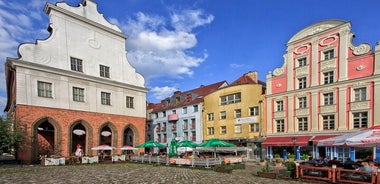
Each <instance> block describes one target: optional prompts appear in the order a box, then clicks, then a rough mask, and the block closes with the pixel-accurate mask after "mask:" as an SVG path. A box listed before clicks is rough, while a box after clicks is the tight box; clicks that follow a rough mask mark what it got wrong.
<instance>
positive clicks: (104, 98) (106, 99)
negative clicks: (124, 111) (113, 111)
mask: <svg viewBox="0 0 380 184" xmlns="http://www.w3.org/2000/svg"><path fill="white" fill-rule="evenodd" d="M101 102H102V104H103V105H111V93H107V92H102V93H101Z"/></svg>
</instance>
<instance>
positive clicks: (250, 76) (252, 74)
mask: <svg viewBox="0 0 380 184" xmlns="http://www.w3.org/2000/svg"><path fill="white" fill-rule="evenodd" d="M245 76H247V77H249V78H251V79H252V80H253V81H254V82H255V83H256V84H257V82H258V78H257V72H256V71H249V72H248V73H246V74H245Z"/></svg>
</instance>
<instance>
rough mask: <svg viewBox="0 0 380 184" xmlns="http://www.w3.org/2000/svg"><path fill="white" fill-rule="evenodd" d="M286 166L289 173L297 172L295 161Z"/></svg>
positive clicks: (286, 163)
mask: <svg viewBox="0 0 380 184" xmlns="http://www.w3.org/2000/svg"><path fill="white" fill-rule="evenodd" d="M284 165H285V167H286V169H287V170H288V171H294V170H296V163H295V162H293V161H286V162H285V163H284Z"/></svg>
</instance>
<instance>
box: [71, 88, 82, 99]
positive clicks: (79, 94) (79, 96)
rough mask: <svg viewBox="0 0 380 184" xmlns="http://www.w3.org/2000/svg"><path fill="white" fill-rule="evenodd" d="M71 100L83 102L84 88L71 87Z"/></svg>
mask: <svg viewBox="0 0 380 184" xmlns="http://www.w3.org/2000/svg"><path fill="white" fill-rule="evenodd" d="M73 101H75V102H84V88H78V87H73Z"/></svg>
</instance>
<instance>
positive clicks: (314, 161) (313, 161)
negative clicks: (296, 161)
mask: <svg viewBox="0 0 380 184" xmlns="http://www.w3.org/2000/svg"><path fill="white" fill-rule="evenodd" d="M305 164H307V165H313V166H314V165H315V164H317V161H316V160H314V159H313V157H309V160H308V161H306V162H305Z"/></svg>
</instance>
